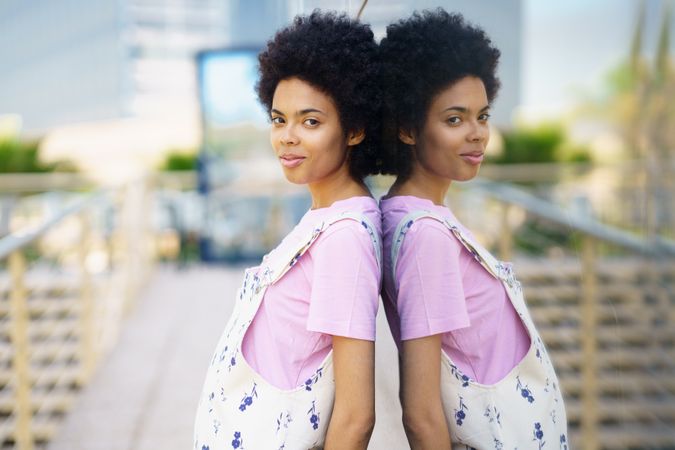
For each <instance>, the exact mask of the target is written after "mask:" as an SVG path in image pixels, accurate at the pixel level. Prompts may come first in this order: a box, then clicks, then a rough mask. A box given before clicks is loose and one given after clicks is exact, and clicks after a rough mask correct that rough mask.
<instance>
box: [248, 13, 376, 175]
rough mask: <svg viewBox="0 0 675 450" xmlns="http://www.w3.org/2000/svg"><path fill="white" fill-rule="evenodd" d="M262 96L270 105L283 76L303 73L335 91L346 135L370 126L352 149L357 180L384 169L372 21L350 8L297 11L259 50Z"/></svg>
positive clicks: (258, 88) (326, 89) (351, 161)
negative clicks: (364, 20)
mask: <svg viewBox="0 0 675 450" xmlns="http://www.w3.org/2000/svg"><path fill="white" fill-rule="evenodd" d="M258 61H259V63H260V66H259V74H260V78H259V80H258V83H257V85H256V91H257V93H258V98H259V99H260V102H261V103H262V104H263V106H264V107H265V108H266V109H267V110H268V111H270V110H271V108H272V99H273V97H274V91H275V90H276V88H277V85H278V84H279V82H280V81H282V80H285V79H288V78H293V77H297V78H299V79H301V80H303V81H306V82H308V83H310V84H311V85H312V86H314V87H316V88H317V89H319V90H321V91H322V92H324V93H326V94H327V95H329V96H330V97H331V98H332V99H333V101H334V102H335V105H336V106H337V110H338V113H339V115H340V125H341V126H342V128H343V130H344V132H345V135H346V134H347V133H349V132H350V131H358V130H362V129H363V130H365V138H364V140H363V141H362V142H361V143H360V144H358V145H355V146H354V148H352V149H351V151H350V152H349V157H348V164H349V173H350V175H351V176H352V177H353V178H354V179H356V180H357V181H359V180H362V179H363V178H364V177H365V176H366V175H369V174H374V173H377V172H379V168H378V166H379V163H380V161H379V160H378V148H379V140H380V131H379V126H380V115H381V104H382V93H381V91H382V89H381V87H380V80H379V67H380V64H379V52H378V47H377V43H376V42H375V39H374V36H373V32H372V31H371V29H370V26H369V25H367V24H363V23H361V22H358V21H356V20H353V19H350V18H349V17H348V16H347V15H345V14H337V13H334V12H321V11H319V10H314V12H312V14H310V15H309V16H297V17H295V19H294V21H293V23H292V24H291V25H290V26H288V27H287V28H284V29H282V30H280V31H278V32H277V33H276V35H275V36H274V38H273V39H272V40H270V41H269V42H268V43H267V48H266V49H265V50H263V51H262V52H261V53H260V54H259V55H258Z"/></svg>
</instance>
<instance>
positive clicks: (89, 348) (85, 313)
mask: <svg viewBox="0 0 675 450" xmlns="http://www.w3.org/2000/svg"><path fill="white" fill-rule="evenodd" d="M79 219H80V226H81V228H80V229H81V238H82V240H81V242H80V245H79V246H78V253H79V255H78V256H79V258H78V263H79V266H80V330H81V335H80V372H79V376H78V378H79V382H80V383H81V385H84V384H86V383H87V381H88V380H89V378H90V376H91V374H92V372H93V368H94V363H95V355H96V352H95V349H94V323H93V320H94V314H93V304H92V302H93V295H92V281H91V274H90V273H89V268H88V267H87V257H88V256H89V250H90V247H91V227H90V223H89V220H88V217H87V214H86V212H82V213H81V214H80V217H79Z"/></svg>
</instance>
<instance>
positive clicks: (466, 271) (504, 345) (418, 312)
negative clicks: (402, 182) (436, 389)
mask: <svg viewBox="0 0 675 450" xmlns="http://www.w3.org/2000/svg"><path fill="white" fill-rule="evenodd" d="M380 209H381V211H382V228H383V233H384V234H383V241H384V251H383V259H384V264H383V266H384V267H383V270H384V284H383V292H382V297H383V301H384V308H385V312H386V313H387V320H388V322H389V327H390V328H391V332H392V335H393V337H394V340H395V341H396V343H397V345H398V346H399V349H400V342H401V341H402V340H409V339H416V338H420V337H425V336H431V335H434V334H441V333H442V334H443V336H442V348H443V350H444V351H445V352H446V354H447V355H448V356H449V357H450V359H451V360H452V361H453V362H454V363H455V364H457V366H458V367H459V368H460V370H462V372H463V373H465V374H466V375H467V376H469V377H470V378H471V379H473V380H475V381H477V382H479V383H483V384H493V383H496V382H497V381H499V380H501V379H502V378H504V376H506V375H507V374H508V373H509V372H510V371H511V369H513V367H515V366H516V365H517V364H518V363H519V362H520V361H521V360H522V359H523V357H524V356H525V354H526V353H527V351H528V349H529V346H530V338H529V336H528V334H527V330H526V329H525V327H524V325H523V323H522V322H521V320H520V318H519V317H518V314H517V313H516V311H515V309H514V307H513V305H512V303H511V301H510V300H509V297H508V294H507V293H506V289H505V288H504V286H503V285H502V283H501V282H500V281H499V280H497V279H495V278H494V277H493V276H492V275H490V274H489V273H488V271H487V270H485V269H484V268H483V266H481V265H480V263H479V262H478V261H476V260H475V259H474V257H473V256H472V255H471V253H469V251H468V250H467V249H466V248H465V247H464V246H463V245H462V244H461V243H460V242H459V241H458V240H457V238H455V236H454V235H453V234H452V232H450V230H448V228H447V227H446V226H445V225H443V224H442V223H440V222H438V221H436V220H434V219H430V218H421V219H418V220H417V221H416V222H415V223H414V224H413V225H412V227H410V229H409V230H408V232H407V233H406V235H405V238H404V240H403V244H402V245H401V248H400V251H399V256H398V261H397V264H396V274H395V280H394V279H392V272H391V243H392V239H393V234H394V233H395V232H396V228H397V227H398V224H399V223H400V221H401V220H402V219H403V218H404V217H405V216H406V215H407V214H408V213H410V212H413V211H417V210H420V209H423V210H428V211H431V212H434V213H436V214H437V215H440V216H442V217H447V218H449V219H451V220H452V221H453V222H454V223H457V224H458V226H459V227H460V230H461V231H462V232H463V233H466V234H467V235H469V236H471V233H470V232H469V230H467V229H466V228H464V227H463V226H462V225H461V224H460V223H459V222H458V221H457V219H456V218H455V216H454V215H453V214H452V212H451V211H450V210H449V209H448V208H446V207H445V206H438V205H435V204H434V203H433V202H431V201H430V200H426V199H422V198H418V197H413V196H395V197H391V198H388V199H382V200H381V201H380Z"/></svg>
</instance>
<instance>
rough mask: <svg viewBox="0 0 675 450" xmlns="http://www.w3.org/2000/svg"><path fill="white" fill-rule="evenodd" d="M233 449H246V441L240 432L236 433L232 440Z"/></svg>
mask: <svg viewBox="0 0 675 450" xmlns="http://www.w3.org/2000/svg"><path fill="white" fill-rule="evenodd" d="M232 448H239V449H243V448H244V439H242V437H241V433H240V432H238V431H235V432H234V439H232Z"/></svg>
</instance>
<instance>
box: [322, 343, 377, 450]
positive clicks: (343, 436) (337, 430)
mask: <svg viewBox="0 0 675 450" xmlns="http://www.w3.org/2000/svg"><path fill="white" fill-rule="evenodd" d="M333 366H334V369H335V370H334V372H335V406H333V415H332V416H331V419H330V424H329V425H328V434H327V436H326V445H325V447H324V448H325V450H337V449H340V450H342V449H344V450H347V449H349V450H352V449H362V450H365V449H366V448H367V447H368V441H370V435H371V434H372V432H373V427H374V426H375V381H374V379H375V343H374V342H371V341H366V340H361V339H351V338H345V337H340V336H333Z"/></svg>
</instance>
